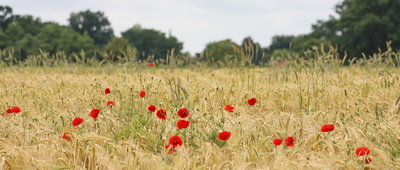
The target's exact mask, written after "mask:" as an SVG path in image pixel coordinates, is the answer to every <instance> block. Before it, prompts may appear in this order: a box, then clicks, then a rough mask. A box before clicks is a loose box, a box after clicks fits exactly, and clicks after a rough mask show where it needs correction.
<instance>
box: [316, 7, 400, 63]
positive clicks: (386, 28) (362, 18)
mask: <svg viewBox="0 0 400 170" xmlns="http://www.w3.org/2000/svg"><path fill="white" fill-rule="evenodd" d="M399 6H400V0H371V1H368V3H366V2H365V1H362V0H344V1H343V2H342V3H340V4H338V5H337V6H336V12H337V13H338V14H339V16H340V18H339V19H336V18H334V17H332V16H331V17H330V19H329V20H328V21H318V23H317V24H315V25H313V33H312V34H311V35H312V36H313V37H315V38H319V39H322V40H328V41H329V42H331V43H333V44H337V45H338V47H339V51H340V52H342V53H345V52H347V54H348V56H349V57H348V58H350V59H351V58H353V57H356V58H362V57H363V55H362V53H363V54H365V55H366V56H372V55H373V54H374V53H377V52H379V50H380V49H381V50H383V51H384V50H386V49H387V48H386V47H387V46H386V42H387V41H391V42H392V45H393V46H395V47H397V46H399V45H400V30H399V29H398V28H400V15H399V13H398V9H399Z"/></svg>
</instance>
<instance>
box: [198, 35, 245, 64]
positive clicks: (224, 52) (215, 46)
mask: <svg viewBox="0 0 400 170" xmlns="http://www.w3.org/2000/svg"><path fill="white" fill-rule="evenodd" d="M238 47H239V45H237V44H236V43H235V42H233V41H232V40H230V39H226V40H221V41H217V42H211V43H208V44H207V45H206V48H205V49H204V51H203V56H202V60H203V61H208V62H212V63H217V64H222V63H224V62H226V61H227V58H229V59H234V60H235V59H236V60H238V57H235V56H234V54H235V50H234V49H235V48H238Z"/></svg>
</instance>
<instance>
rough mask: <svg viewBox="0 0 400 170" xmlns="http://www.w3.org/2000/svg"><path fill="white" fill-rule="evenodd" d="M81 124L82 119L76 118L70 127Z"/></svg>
mask: <svg viewBox="0 0 400 170" xmlns="http://www.w3.org/2000/svg"><path fill="white" fill-rule="evenodd" d="M82 122H83V119H82V118H80V117H77V118H75V119H74V120H73V121H72V126H78V125H80V124H81V123H82Z"/></svg>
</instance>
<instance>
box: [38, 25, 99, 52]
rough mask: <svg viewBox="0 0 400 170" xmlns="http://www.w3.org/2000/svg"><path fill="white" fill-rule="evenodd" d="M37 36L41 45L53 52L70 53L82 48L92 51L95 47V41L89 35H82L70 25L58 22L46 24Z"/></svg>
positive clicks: (43, 48)
mask: <svg viewBox="0 0 400 170" xmlns="http://www.w3.org/2000/svg"><path fill="white" fill-rule="evenodd" d="M36 38H37V39H38V40H39V41H40V45H39V47H40V48H41V49H42V50H44V51H47V52H50V53H51V54H55V53H56V52H59V51H64V52H65V53H66V54H67V55H70V54H72V53H79V52H80V51H81V50H84V51H85V52H88V53H90V52H91V51H92V50H93V48H94V41H93V40H92V38H90V36H89V35H87V34H83V35H81V34H79V33H77V32H75V31H74V30H72V29H71V28H69V27H65V26H60V25H58V24H49V25H46V26H45V27H44V28H43V29H42V30H41V31H40V33H39V34H38V35H37V36H36Z"/></svg>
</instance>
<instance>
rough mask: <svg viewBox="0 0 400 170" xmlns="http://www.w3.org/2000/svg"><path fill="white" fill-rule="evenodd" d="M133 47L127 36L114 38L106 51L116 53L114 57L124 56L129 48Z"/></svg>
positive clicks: (105, 48) (106, 47)
mask: <svg viewBox="0 0 400 170" xmlns="http://www.w3.org/2000/svg"><path fill="white" fill-rule="evenodd" d="M129 47H131V45H130V44H129V41H128V40H127V39H125V38H113V39H112V40H111V41H110V42H109V43H108V44H107V45H106V46H105V47H104V51H106V52H107V53H110V54H112V55H114V57H116V58H118V57H120V58H121V57H122V56H123V55H124V54H126V52H127V50H128V48H129Z"/></svg>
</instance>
